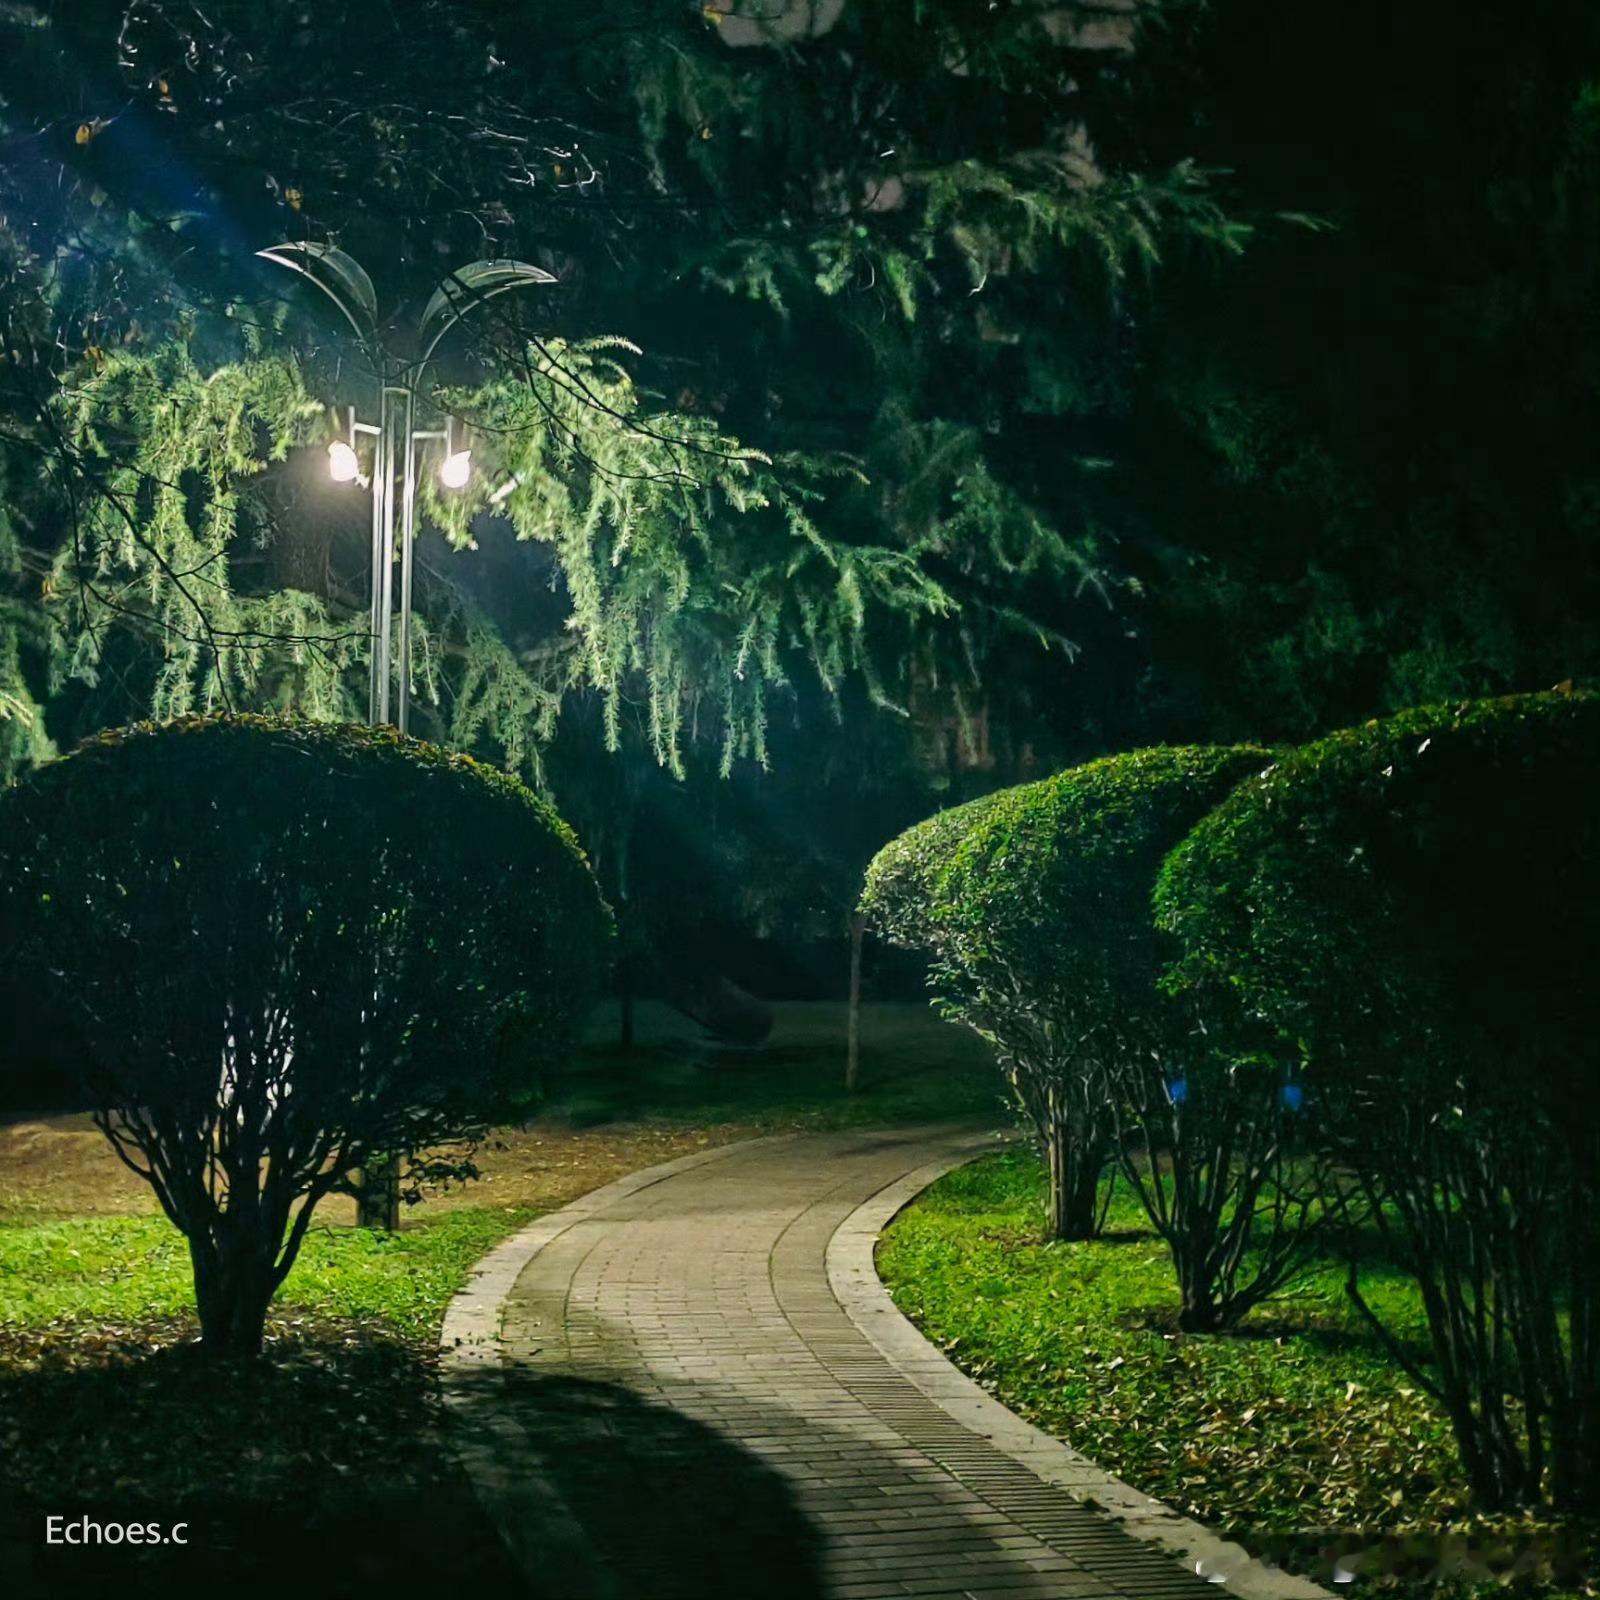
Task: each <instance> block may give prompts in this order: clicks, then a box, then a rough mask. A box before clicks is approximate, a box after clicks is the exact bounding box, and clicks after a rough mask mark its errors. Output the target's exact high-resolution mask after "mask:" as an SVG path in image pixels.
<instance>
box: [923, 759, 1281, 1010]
mask: <svg viewBox="0 0 1600 1600" xmlns="http://www.w3.org/2000/svg"><path fill="white" fill-rule="evenodd" d="M1271 759H1272V757H1271V755H1270V754H1269V753H1268V752H1267V751H1266V750H1263V749H1260V748H1258V747H1255V746H1250V745H1244V746H1235V747H1231V748H1208V747H1203V746H1171V747H1160V748H1156V749H1150V750H1135V751H1131V752H1129V753H1127V754H1124V755H1117V756H1107V757H1105V758H1103V759H1102V760H1099V761H1091V762H1089V763H1088V764H1087V765H1085V766H1081V767H1075V768H1073V769H1072V770H1071V771H1068V772H1063V773H1060V774H1058V775H1057V776H1055V777H1053V778H1046V779H1044V780H1043V781H1042V782H1039V783H1030V784H1024V785H1022V786H1021V787H1020V788H1016V789H1010V790H1006V791H1005V792H1004V793H1002V794H1000V795H997V796H995V798H994V803H993V804H992V805H990V806H989V807H988V808H987V809H986V810H985V811H984V812H983V814H982V815H981V816H980V817H978V818H977V819H976V820H975V823H974V825H973V826H972V827H970V828H969V829H968V830H967V831H966V833H965V835H964V836H963V837H962V839H961V840H960V842H959V843H958V844H957V845H956V847H955V849H954V850H953V852H952V853H951V856H950V861H949V864H948V866H947V868H946V870H945V872H944V874H943V875H942V877H941V879H940V882H939V886H938V901H937V904H936V905H935V907H934V908H933V916H934V919H935V921H936V922H938V923H939V924H940V925H941V926H942V927H943V928H944V930H945V938H946V941H947V943H952V944H954V943H958V944H959V949H960V953H961V959H962V962H963V964H964V965H965V966H966V967H967V968H968V969H969V970H975V969H977V968H978V967H979V966H981V965H989V966H992V967H994V968H995V969H996V970H1005V971H1007V972H1009V973H1011V974H1012V975H1013V976H1014V977H1015V978H1016V979H1017V980H1018V981H1019V983H1020V984H1021V986H1022V987H1023V988H1024V989H1027V990H1031V991H1033V993H1034V995H1035V997H1036V998H1039V997H1041V995H1040V991H1041V990H1042V988H1043V987H1044V986H1045V985H1047V984H1048V985H1049V986H1050V987H1052V988H1053V989H1054V990H1055V991H1056V993H1057V998H1058V999H1064V998H1070V995H1071V993H1072V992H1073V991H1075V990H1086V989H1087V988H1089V987H1090V986H1095V987H1103V986H1105V985H1107V984H1110V985H1113V986H1114V987H1115V988H1117V989H1118V990H1119V991H1121V992H1122V993H1123V995H1124V998H1125V1000H1126V1002H1127V1003H1128V1004H1130V1005H1132V1004H1139V1005H1143V1004H1144V1000H1145V991H1146V990H1148V988H1149V986H1150V984H1151V983H1152V982H1153V980H1154V977H1155V975H1156V973H1157V971H1158V970H1159V969H1158V966H1157V952H1156V936H1155V929H1154V926H1153V924H1152V921H1151V915H1150V895H1151V891H1152V889H1153V888H1154V886H1155V880H1156V874H1157V872H1158V870H1159V868H1160V865H1161V861H1162V858H1163V857H1164V856H1165V855H1166V853H1167V851H1168V850H1170V849H1171V848H1172V846H1173V845H1174V844H1175V843H1176V842H1177V841H1178V840H1179V839H1181V838H1182V837H1183V835H1184V834H1185V833H1187V832H1188V830H1189V829H1190V828H1191V827H1192V826H1193V825H1194V824H1195V823H1196V822H1197V821H1198V820H1199V819H1200V818H1201V817H1202V816H1204V814H1205V813H1206V812H1207V811H1208V810H1210V809H1211V807H1212V806H1214V805H1215V804H1216V803H1217V802H1218V801H1219V800H1220V799H1222V797H1223V796H1224V795H1226V794H1227V793H1228V791H1229V790H1230V789H1232V788H1233V786H1234V785H1235V784H1237V783H1238V782H1239V781H1240V780H1241V779H1242V778H1244V777H1245V776H1247V775H1248V774H1251V773H1257V772H1260V771H1261V770H1262V768H1263V767H1264V766H1265V765H1267V764H1269V763H1270V762H1271Z"/></svg>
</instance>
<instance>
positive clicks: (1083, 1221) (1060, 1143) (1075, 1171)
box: [1045, 1118, 1106, 1239]
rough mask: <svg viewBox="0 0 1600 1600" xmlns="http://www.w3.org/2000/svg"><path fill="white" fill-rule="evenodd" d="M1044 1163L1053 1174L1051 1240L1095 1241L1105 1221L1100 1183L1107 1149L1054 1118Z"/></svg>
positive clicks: (1048, 1131)
mask: <svg viewBox="0 0 1600 1600" xmlns="http://www.w3.org/2000/svg"><path fill="white" fill-rule="evenodd" d="M1045 1161H1046V1165H1047V1166H1048V1168H1049V1172H1050V1209H1049V1216H1048V1218H1047V1221H1046V1232H1047V1236H1048V1237H1049V1238H1051V1239H1092V1238H1094V1237H1095V1236H1096V1235H1097V1234H1098V1233H1099V1232H1100V1226H1101V1223H1102V1222H1103V1221H1104V1220H1105V1217H1104V1211H1103V1208H1102V1207H1101V1204H1100V1179H1101V1177H1102V1175H1103V1173H1104V1171H1105V1165H1106V1147H1105V1144H1104V1142H1103V1141H1101V1140H1099V1139H1097V1138H1095V1137H1094V1136H1093V1135H1092V1134H1091V1135H1086V1134H1085V1132H1084V1130H1083V1128H1082V1127H1081V1126H1080V1125H1078V1124H1077V1123H1074V1122H1069V1121H1064V1120H1061V1119H1059V1118H1053V1119H1052V1120H1051V1122H1050V1124H1049V1126H1048V1127H1047V1129H1046V1130H1045Z"/></svg>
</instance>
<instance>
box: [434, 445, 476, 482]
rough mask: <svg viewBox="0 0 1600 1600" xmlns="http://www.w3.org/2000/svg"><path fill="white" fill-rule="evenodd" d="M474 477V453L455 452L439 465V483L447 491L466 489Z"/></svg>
mask: <svg viewBox="0 0 1600 1600" xmlns="http://www.w3.org/2000/svg"><path fill="white" fill-rule="evenodd" d="M471 476H472V452H471V451H470V450H455V451H452V452H451V454H449V455H447V456H446V457H445V458H444V460H443V461H441V462H440V463H439V482H440V483H442V484H443V485H444V486H445V488H447V489H465V488H466V486H467V480H468V479H469V478H470V477H471Z"/></svg>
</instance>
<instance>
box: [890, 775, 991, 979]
mask: <svg viewBox="0 0 1600 1600" xmlns="http://www.w3.org/2000/svg"><path fill="white" fill-rule="evenodd" d="M1004 792H1005V791H1004V790H1002V791H1001V793H1004ZM998 798H999V795H993V794H986V795H980V796H979V797H978V799H976V800H969V801H967V802H966V804H965V805H959V806H952V807H951V808H950V809H949V810H948V811H936V812H935V813H934V814H933V815H932V816H931V817H928V818H926V819H924V820H923V821H922V822H919V823H917V824H916V826H915V827H911V828H907V829H906V831H905V832H904V833H902V834H900V835H899V836H898V837H897V838H894V839H891V840H890V841H889V842H888V844H886V845H885V846H884V847H883V848H882V849H881V850H880V851H879V852H878V853H877V855H875V856H874V857H873V858H872V860H871V861H870V862H869V863H868V864H867V873H866V882H865V886H864V888H863V890H862V894H861V910H862V911H863V913H864V914H865V915H866V918H867V923H868V926H870V927H871V929H872V931H873V932H874V933H876V934H878V935H879V936H880V937H882V938H885V939H887V940H889V941H890V943H891V944H897V945H900V946H901V947H902V948H904V949H907V950H932V949H934V948H936V946H937V943H938V936H939V927H938V918H937V911H938V906H939V899H938V894H937V887H938V883H939V879H940V877H941V876H942V875H943V873H944V870H945V868H946V867H948V866H949V865H950V858H951V855H952V854H953V852H954V851H955V848H956V846H957V845H958V844H959V843H960V842H961V839H962V837H963V836H964V835H965V833H966V831H967V829H968V828H970V827H971V826H972V825H973V824H974V823H975V822H976V821H977V819H978V818H979V817H980V816H982V815H983V813H984V812H985V811H986V810H987V809H988V808H989V806H991V805H992V804H993V803H994V802H995V801H996V800H997V799H998Z"/></svg>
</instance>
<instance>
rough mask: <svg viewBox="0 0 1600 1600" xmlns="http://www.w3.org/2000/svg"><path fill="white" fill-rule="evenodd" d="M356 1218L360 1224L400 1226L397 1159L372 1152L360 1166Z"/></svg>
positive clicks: (386, 1228)
mask: <svg viewBox="0 0 1600 1600" xmlns="http://www.w3.org/2000/svg"><path fill="white" fill-rule="evenodd" d="M356 1221H357V1222H358V1223H359V1224H360V1225H361V1226H362V1227H363V1228H377V1229H379V1230H380V1231H382V1232H385V1233H393V1232H395V1230H396V1229H397V1228H399V1226H400V1163H399V1162H398V1161H397V1160H396V1159H395V1157H394V1156H392V1155H386V1156H375V1157H374V1158H373V1159H372V1160H371V1161H369V1162H368V1163H367V1165H366V1166H365V1167H364V1168H363V1169H362V1173H361V1180H360V1188H359V1189H358V1190H357V1191H356Z"/></svg>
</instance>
